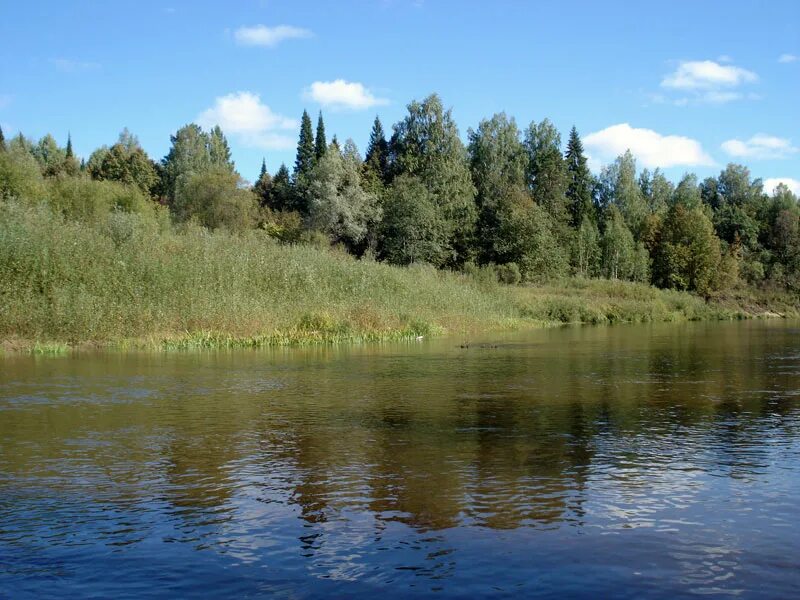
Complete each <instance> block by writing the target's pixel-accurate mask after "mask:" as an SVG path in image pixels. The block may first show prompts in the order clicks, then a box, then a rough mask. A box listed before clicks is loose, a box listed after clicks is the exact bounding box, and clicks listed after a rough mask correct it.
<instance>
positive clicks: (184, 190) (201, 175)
mask: <svg viewBox="0 0 800 600" xmlns="http://www.w3.org/2000/svg"><path fill="white" fill-rule="evenodd" d="M257 206H258V204H257V201H256V197H255V195H254V194H253V192H251V191H250V190H249V189H246V188H243V187H242V181H241V178H240V177H239V176H238V175H237V174H236V173H231V171H230V170H229V169H228V168H227V167H226V166H224V165H215V166H213V167H209V168H208V169H205V170H203V171H200V172H190V173H188V174H185V175H183V176H181V177H180V178H179V180H178V187H177V189H176V191H175V202H174V205H173V209H174V211H175V216H176V218H177V219H178V220H180V221H188V220H190V219H194V220H196V221H197V222H198V223H199V224H201V225H203V226H205V227H208V228H210V229H217V228H224V229H227V230H230V231H244V230H246V229H250V228H252V227H253V226H254V225H255V221H256V211H257Z"/></svg>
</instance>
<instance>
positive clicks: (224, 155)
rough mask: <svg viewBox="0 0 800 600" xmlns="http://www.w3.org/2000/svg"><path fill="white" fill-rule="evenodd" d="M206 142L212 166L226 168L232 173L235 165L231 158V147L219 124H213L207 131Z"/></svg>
mask: <svg viewBox="0 0 800 600" xmlns="http://www.w3.org/2000/svg"><path fill="white" fill-rule="evenodd" d="M206 144H207V148H208V161H209V163H210V165H211V166H212V167H219V168H221V169H226V170H228V171H230V172H231V173H233V172H234V171H235V166H234V164H233V161H232V160H231V149H230V146H228V140H227V139H226V138H225V134H224V133H222V129H221V128H220V126H219V125H215V126H214V128H213V129H212V130H211V131H210V132H209V133H208V135H207V142H206Z"/></svg>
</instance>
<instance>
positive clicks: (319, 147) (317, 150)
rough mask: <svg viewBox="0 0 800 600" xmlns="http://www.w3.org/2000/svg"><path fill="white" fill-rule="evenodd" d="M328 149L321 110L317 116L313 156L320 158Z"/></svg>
mask: <svg viewBox="0 0 800 600" xmlns="http://www.w3.org/2000/svg"><path fill="white" fill-rule="evenodd" d="M327 149H328V142H327V141H326V140H325V123H324V122H323V120H322V111H320V113H319V118H317V135H316V138H315V139H314V158H315V160H317V161H318V160H320V159H321V158H322V157H323V156H324V155H325V151H326V150H327Z"/></svg>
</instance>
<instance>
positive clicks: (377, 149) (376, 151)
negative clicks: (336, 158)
mask: <svg viewBox="0 0 800 600" xmlns="http://www.w3.org/2000/svg"><path fill="white" fill-rule="evenodd" d="M364 163H365V165H366V167H367V168H368V169H370V170H371V171H372V172H373V173H374V174H375V175H377V176H378V178H379V179H380V180H381V181H383V183H388V179H389V168H388V165H389V142H387V141H386V134H385V133H384V131H383V125H382V124H381V120H380V118H379V117H378V116H376V117H375V122H374V123H373V124H372V132H371V133H370V134H369V144H368V145H367V154H366V157H365V159H364Z"/></svg>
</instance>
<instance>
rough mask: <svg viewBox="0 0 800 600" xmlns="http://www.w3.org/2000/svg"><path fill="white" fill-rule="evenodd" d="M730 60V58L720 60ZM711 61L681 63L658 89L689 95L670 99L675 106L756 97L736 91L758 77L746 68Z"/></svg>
mask: <svg viewBox="0 0 800 600" xmlns="http://www.w3.org/2000/svg"><path fill="white" fill-rule="evenodd" d="M722 59H726V60H728V61H729V60H730V57H727V56H725V57H720V62H722ZM720 62H715V61H713V60H690V61H682V62H680V63H679V64H678V67H677V68H676V69H675V71H673V72H672V73H669V74H668V75H666V76H664V78H663V79H662V80H661V87H662V88H664V89H667V90H672V91H676V92H681V93H684V94H689V96H682V97H678V98H676V99H675V100H673V104H675V105H676V106H686V105H688V104H690V103H691V102H701V103H709V104H724V103H726V102H733V101H734V100H741V99H743V98H745V97H747V98H750V99H757V96H755V95H753V94H749V95H747V96H745V95H744V94H743V93H741V92H739V91H736V90H735V88H738V87H740V86H742V85H745V84H748V83H755V82H756V81H758V75H756V74H755V73H753V72H752V71H748V70H747V69H743V68H741V67H737V66H734V65H731V64H720Z"/></svg>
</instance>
